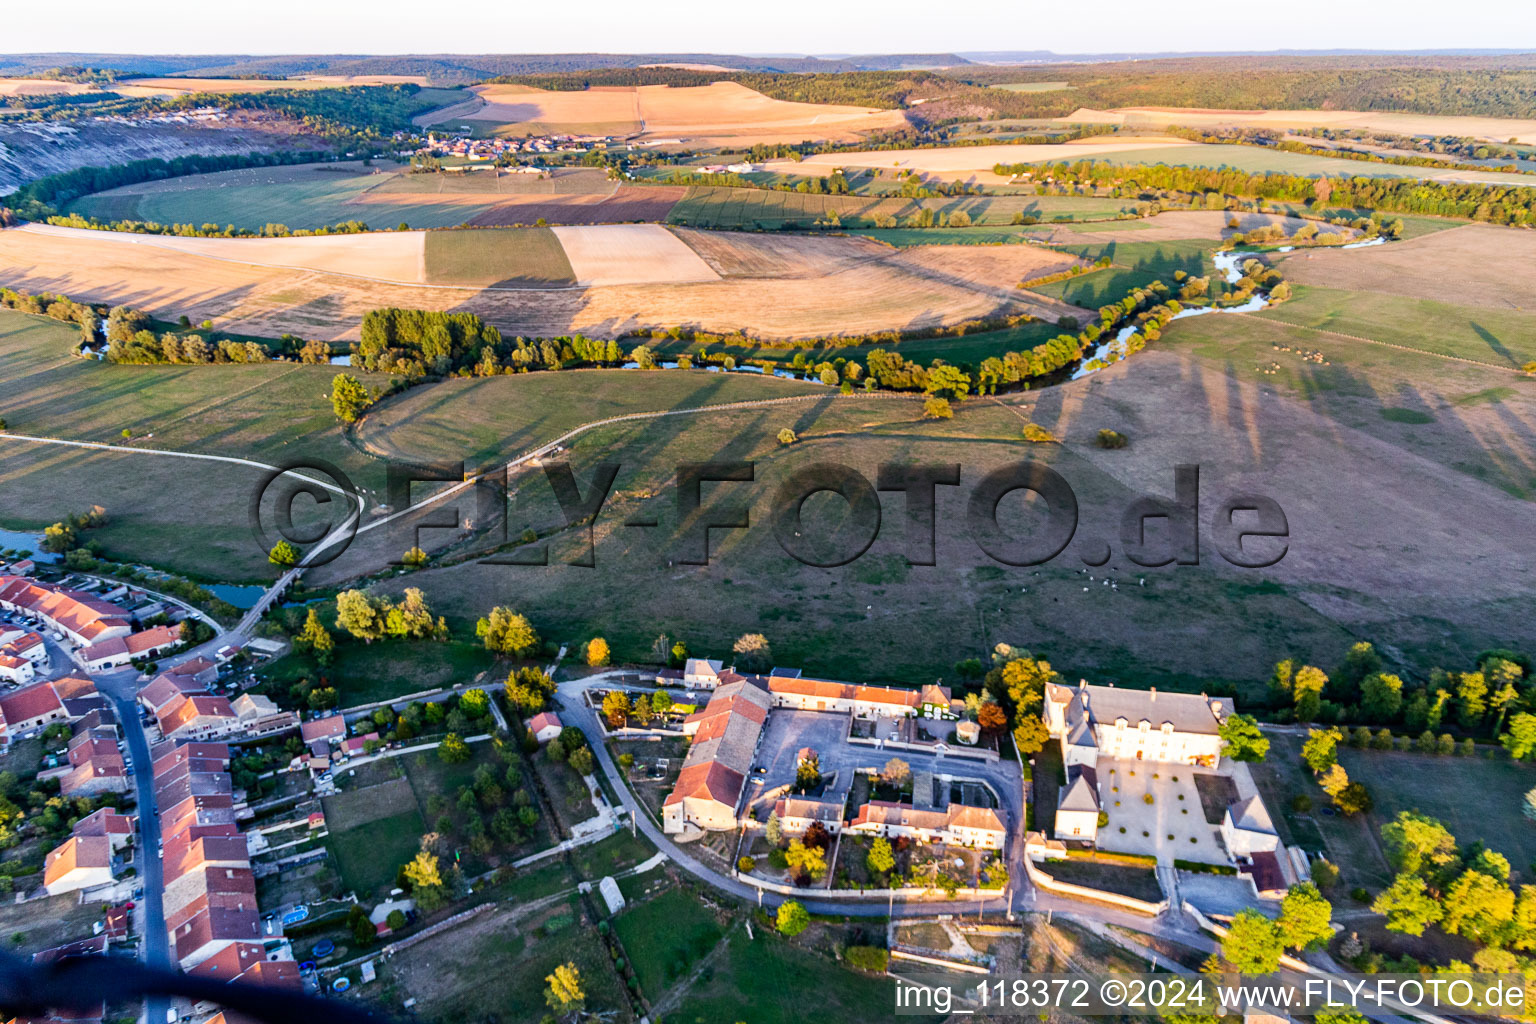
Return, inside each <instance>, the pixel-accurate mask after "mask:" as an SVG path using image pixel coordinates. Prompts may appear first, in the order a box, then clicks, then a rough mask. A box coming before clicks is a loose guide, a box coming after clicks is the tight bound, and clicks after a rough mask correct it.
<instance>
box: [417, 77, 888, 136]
mask: <svg viewBox="0 0 1536 1024" xmlns="http://www.w3.org/2000/svg"><path fill="white" fill-rule="evenodd" d="M472 91H473V92H474V93H476V94H477V96H478V104H477V103H476V102H475V101H469V102H466V103H462V104H457V105H455V106H452V107H447V108H444V109H442V110H438V111H435V112H433V113H431V114H429V115H425V117H426V118H428V119H429V120H427V121H426V122H425V123H430V124H448V123H460V122H464V123H471V124H476V125H480V126H484V127H489V128H491V129H492V130H494V131H495V132H497V133H499V134H511V135H522V134H524V133H526V132H528V131H548V132H570V133H573V134H590V135H630V134H639V135H640V136H641V137H642V138H653V139H654V138H673V137H676V138H681V139H683V140H685V141H689V142H698V143H710V142H715V141H719V142H734V143H736V144H738V145H750V144H752V143H754V142H769V141H775V140H779V141H797V142H798V141H800V140H803V139H808V138H814V139H826V140H830V141H839V142H841V141H853V140H856V139H857V138H858V137H859V133H861V132H868V131H875V130H879V129H886V128H896V127H900V126H901V125H903V124H905V123H906V119H905V118H904V117H903V115H902V113H901V111H899V110H878V109H875V108H870V107H852V106H841V105H836V104H823V103H791V102H788V101H785V100H776V99H771V98H769V97H767V96H764V95H763V94H762V93H760V92H757V91H756V90H753V89H748V88H746V87H745V86H741V85H737V84H736V83H734V82H715V83H714V84H712V85H707V86H696V87H686V88H673V87H671V86H665V85H643V86H638V87H626V86H616V87H598V88H590V89H584V90H582V91H580V92H564V91H547V90H543V89H534V88H532V87H530V86H526V85H481V86H475V88H474V89H473V90H472Z"/></svg>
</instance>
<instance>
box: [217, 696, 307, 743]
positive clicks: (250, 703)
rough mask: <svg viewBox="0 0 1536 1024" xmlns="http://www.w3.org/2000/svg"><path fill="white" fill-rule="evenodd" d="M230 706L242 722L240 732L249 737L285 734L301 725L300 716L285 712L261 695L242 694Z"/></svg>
mask: <svg viewBox="0 0 1536 1024" xmlns="http://www.w3.org/2000/svg"><path fill="white" fill-rule="evenodd" d="M229 706H230V709H231V710H232V711H234V713H235V717H236V718H238V719H239V720H240V731H241V732H243V733H245V734H246V735H247V736H260V735H264V734H266V733H272V732H283V731H285V730H288V729H292V728H294V727H295V726H297V725H298V724H299V716H298V715H296V714H294V713H293V712H292V711H284V710H283V709H282V708H280V707H278V706H277V705H276V704H274V703H272V701H271V699H270V698H268V697H265V696H263V695H262V694H259V693H242V694H241V695H240V696H238V697H236V698H235V699H234V700H232V701H230V702H229Z"/></svg>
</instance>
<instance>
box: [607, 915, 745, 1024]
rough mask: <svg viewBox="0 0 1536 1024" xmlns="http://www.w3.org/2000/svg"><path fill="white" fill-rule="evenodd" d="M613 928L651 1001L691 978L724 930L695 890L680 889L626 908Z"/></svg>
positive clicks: (644, 991)
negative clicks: (696, 967) (669, 988)
mask: <svg viewBox="0 0 1536 1024" xmlns="http://www.w3.org/2000/svg"><path fill="white" fill-rule="evenodd" d="M613 929H614V932H615V933H617V935H618V937H619V941H620V942H622V943H623V944H624V951H625V952H626V953H628V954H629V961H630V963H632V964H633V965H634V967H635V973H636V974H637V975H638V976H639V978H640V990H641V992H643V993H644V994H645V996H646V997H647V998H648V999H650V1000H651V1001H652V1002H654V1001H655V1000H656V999H657V998H659V997H660V996H661V994H662V993H663V992H665V991H666V990H667V988H668V987H669V986H671V985H673V984H675V983H677V982H678V981H679V980H681V979H683V978H685V977H687V975H688V971H689V969H690V967H691V966H692V965H693V964H694V963H696V962H697V961H698V960H699V959H700V958H702V957H703V956H704V955H705V954H707V953H708V952H709V951H710V950H711V949H714V948H715V943H717V942H719V941H720V937H721V936H722V935H723V934H725V933H724V931H723V929H722V928H721V926H720V922H719V921H718V920H716V918H715V915H714V913H713V912H711V911H710V910H709V909H707V908H706V907H704V906H703V905H702V904H700V903H699V900H698V897H697V896H696V895H695V894H694V893H692V892H691V891H689V890H686V889H677V888H673V889H668V890H667V891H666V892H664V893H661V894H660V895H659V896H654V897H652V898H650V899H648V900H646V901H644V902H643V903H639V904H634V905H631V906H628V907H625V908H624V910H622V911H621V912H620V913H619V916H618V917H616V918H615V919H614V922H613Z"/></svg>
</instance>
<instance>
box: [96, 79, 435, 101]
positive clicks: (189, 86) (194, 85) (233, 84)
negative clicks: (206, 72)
mask: <svg viewBox="0 0 1536 1024" xmlns="http://www.w3.org/2000/svg"><path fill="white" fill-rule="evenodd" d="M403 82H413V83H415V84H417V85H425V84H426V79H424V78H420V77H418V76H409V75H358V76H352V75H322V76H318V77H314V78H129V79H125V80H124V81H121V82H114V83H112V85H111V86H110V88H111V90H112V91H113V92H115V93H118V94H120V95H123V96H134V97H148V96H187V95H191V94H192V93H202V92H211V93H242V92H271V91H272V90H274V89H338V88H341V87H342V86H347V85H393V84H398V83H403Z"/></svg>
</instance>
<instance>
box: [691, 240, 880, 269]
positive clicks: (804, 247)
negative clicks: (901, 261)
mask: <svg viewBox="0 0 1536 1024" xmlns="http://www.w3.org/2000/svg"><path fill="white" fill-rule="evenodd" d="M672 233H673V234H675V235H676V236H677V237H678V238H681V239H682V240H683V241H684V242H686V243H687V244H688V245H689V247H690V248H692V249H693V251H694V252H696V253H698V254H699V255H700V256H701V257H702V258H703V259H704V262H705V263H708V264H709V265H710V266H711V267H713V268H714V270H715V273H717V274H719V275H720V276H721V277H756V278H808V277H825V276H826V275H827V274H830V273H836V272H838V271H840V270H844V269H846V268H848V267H851V266H854V265H856V264H860V263H868V262H870V261H872V260H883V259H888V258H889V257H890V256H891V247H890V246H888V245H882V244H881V243H879V242H875V241H871V240H870V239H867V238H858V237H843V238H821V237H817V236H814V235H745V234H736V233H733V232H729V231H696V230H693V229H691V228H673V229H672Z"/></svg>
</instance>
